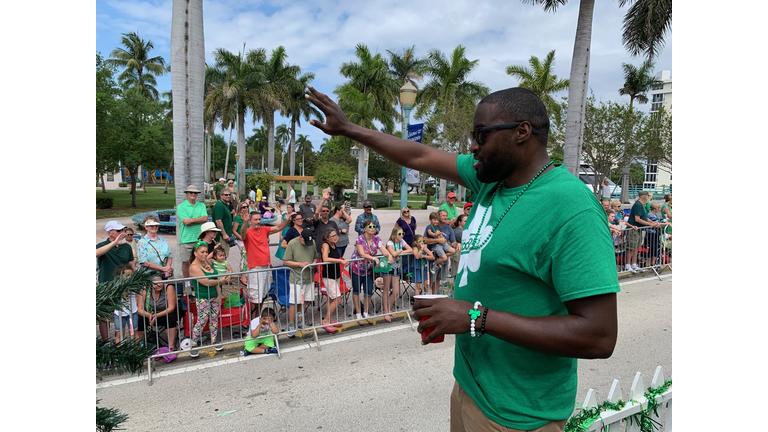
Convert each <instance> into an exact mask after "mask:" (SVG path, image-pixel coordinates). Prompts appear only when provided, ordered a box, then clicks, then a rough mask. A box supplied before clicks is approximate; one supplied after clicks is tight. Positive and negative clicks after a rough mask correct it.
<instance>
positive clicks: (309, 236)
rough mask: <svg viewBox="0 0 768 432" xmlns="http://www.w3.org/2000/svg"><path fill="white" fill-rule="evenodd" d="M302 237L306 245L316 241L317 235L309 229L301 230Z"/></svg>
mask: <svg viewBox="0 0 768 432" xmlns="http://www.w3.org/2000/svg"><path fill="white" fill-rule="evenodd" d="M301 237H302V238H303V239H304V243H309V242H311V241H312V240H314V239H315V233H314V231H312V230H311V229H309V228H304V229H303V230H301Z"/></svg>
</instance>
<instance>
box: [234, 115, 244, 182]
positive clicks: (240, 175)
mask: <svg viewBox="0 0 768 432" xmlns="http://www.w3.org/2000/svg"><path fill="white" fill-rule="evenodd" d="M237 124H238V126H237V154H239V155H240V159H238V160H237V162H236V163H237V179H235V182H236V183H237V195H244V194H245V193H246V191H245V111H243V112H241V113H238V114H237Z"/></svg>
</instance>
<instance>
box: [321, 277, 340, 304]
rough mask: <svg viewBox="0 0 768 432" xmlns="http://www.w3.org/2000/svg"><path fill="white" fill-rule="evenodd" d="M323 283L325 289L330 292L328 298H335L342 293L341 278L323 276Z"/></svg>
mask: <svg viewBox="0 0 768 432" xmlns="http://www.w3.org/2000/svg"><path fill="white" fill-rule="evenodd" d="M323 284H324V285H325V291H326V292H327V293H328V298H329V299H331V300H333V299H335V298H337V297H339V295H341V293H340V292H339V280H338V279H326V278H323Z"/></svg>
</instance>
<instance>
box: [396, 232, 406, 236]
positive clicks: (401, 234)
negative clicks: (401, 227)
mask: <svg viewBox="0 0 768 432" xmlns="http://www.w3.org/2000/svg"><path fill="white" fill-rule="evenodd" d="M397 235H399V236H404V235H405V233H403V232H399V233H397Z"/></svg>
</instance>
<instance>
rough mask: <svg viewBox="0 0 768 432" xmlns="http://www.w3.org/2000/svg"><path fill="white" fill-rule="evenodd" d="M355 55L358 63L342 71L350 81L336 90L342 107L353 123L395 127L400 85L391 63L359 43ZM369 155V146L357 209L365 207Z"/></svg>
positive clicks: (361, 170) (361, 171) (361, 163)
mask: <svg viewBox="0 0 768 432" xmlns="http://www.w3.org/2000/svg"><path fill="white" fill-rule="evenodd" d="M355 55H356V56H357V61H354V62H346V63H343V64H342V65H341V67H340V68H339V72H340V73H341V75H342V76H344V77H345V78H348V79H349V81H348V82H346V83H344V84H342V85H340V86H338V87H336V90H334V93H336V95H338V96H339V106H340V107H341V109H342V110H343V111H344V113H345V114H346V115H347V117H348V118H349V119H350V121H352V122H353V123H355V124H358V125H360V126H363V127H367V128H370V129H376V127H375V126H374V124H373V121H375V120H378V121H380V122H381V123H382V124H385V125H391V124H392V123H393V122H394V120H399V118H397V117H398V113H397V111H396V110H395V108H394V106H395V104H396V103H397V100H398V94H399V92H400V84H399V83H398V82H397V81H395V80H394V79H393V78H392V76H391V75H390V74H389V64H388V63H387V61H386V59H384V57H383V56H382V55H381V54H380V53H377V54H376V55H373V54H372V53H371V51H370V50H369V49H368V47H367V46H366V45H363V44H358V45H357V46H356V47H355ZM353 119H354V120H353ZM361 147H362V146H361ZM366 153H367V150H366V149H365V147H362V148H361V151H360V152H359V153H358V161H357V168H358V179H359V181H358V185H357V186H358V193H357V203H356V206H357V207H362V205H363V199H364V197H365V192H366V189H365V182H366V181H365V177H366V175H365V172H364V171H365V159H366V156H365V155H366Z"/></svg>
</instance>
